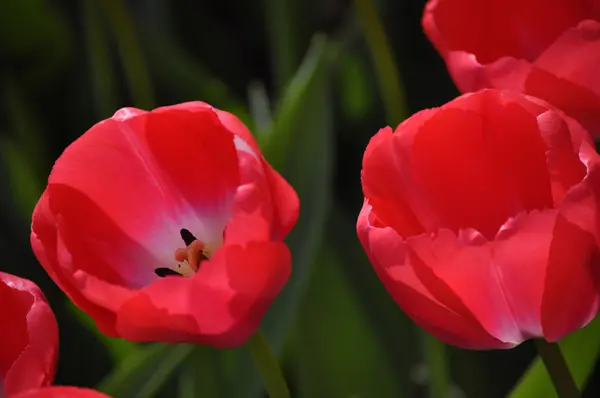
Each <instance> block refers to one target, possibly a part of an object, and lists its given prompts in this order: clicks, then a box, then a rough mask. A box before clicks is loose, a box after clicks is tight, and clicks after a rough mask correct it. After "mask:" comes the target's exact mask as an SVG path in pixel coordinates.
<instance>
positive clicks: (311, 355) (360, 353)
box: [292, 245, 404, 398]
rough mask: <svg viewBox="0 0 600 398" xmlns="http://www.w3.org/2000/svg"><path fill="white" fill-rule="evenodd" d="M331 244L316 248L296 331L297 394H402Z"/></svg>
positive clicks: (314, 397) (320, 397)
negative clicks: (314, 260) (316, 257)
mask: <svg viewBox="0 0 600 398" xmlns="http://www.w3.org/2000/svg"><path fill="white" fill-rule="evenodd" d="M332 246H333V245H326V246H325V248H324V249H323V250H321V252H320V255H319V258H318V261H317V262H316V265H315V268H314V272H313V274H312V275H311V279H310V282H311V283H310V287H309V289H308V291H307V294H306V296H305V300H304V302H303V303H302V306H301V309H300V312H299V319H298V323H297V324H296V325H295V327H294V331H295V339H294V343H295V346H296V347H295V356H294V363H293V364H292V366H294V367H296V368H297V374H298V375H299V378H298V380H297V383H296V384H297V386H298V394H297V395H298V396H301V397H311V398H330V397H348V396H355V397H356V396H362V397H377V398H395V397H399V396H404V395H402V394H400V391H399V390H398V388H397V385H396V378H397V375H396V369H395V368H394V367H393V366H392V365H391V363H390V362H389V361H388V358H387V355H386V349H387V348H386V347H385V346H384V345H383V344H382V343H383V342H382V341H381V340H380V339H378V338H377V334H376V332H375V330H374V329H373V327H372V324H370V323H369V319H368V317H367V316H366V314H365V312H366V311H369V309H368V308H366V307H364V306H362V305H361V303H360V302H359V301H358V300H357V297H356V295H355V293H354V291H353V289H352V288H351V286H350V285H349V284H348V280H347V277H346V275H345V268H346V267H347V266H349V265H350V264H347V263H346V262H345V260H343V258H344V257H343V256H341V255H340V254H341V253H339V252H336V251H333V250H332V249H331V248H332Z"/></svg>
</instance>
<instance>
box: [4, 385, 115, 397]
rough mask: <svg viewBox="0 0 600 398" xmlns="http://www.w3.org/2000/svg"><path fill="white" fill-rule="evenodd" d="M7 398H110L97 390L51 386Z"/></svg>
mask: <svg viewBox="0 0 600 398" xmlns="http://www.w3.org/2000/svg"><path fill="white" fill-rule="evenodd" d="M7 398H110V397H109V396H108V395H106V394H103V393H101V392H99V391H96V390H90V389H88V388H78V387H61V386H51V387H46V388H42V389H39V390H29V391H27V392H25V393H23V394H19V395H15V396H14V397H7Z"/></svg>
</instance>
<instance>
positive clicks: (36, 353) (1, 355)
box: [0, 272, 108, 398]
mask: <svg viewBox="0 0 600 398" xmlns="http://www.w3.org/2000/svg"><path fill="white" fill-rule="evenodd" d="M0 303H1V305H0V325H2V327H0V397H2V398H108V397H107V396H106V395H104V394H102V393H99V392H97V391H93V390H89V389H85V388H77V387H60V386H50V384H51V383H52V381H53V380H54V373H55V371H56V360H57V354H58V325H57V324H56V319H55V318H54V314H53V313H52V310H51V309H50V306H48V303H47V301H46V298H45V297H44V295H43V294H42V292H41V291H40V289H39V288H38V287H37V286H36V285H35V284H34V283H33V282H31V281H28V280H26V279H22V278H19V277H17V276H14V275H10V274H6V273H4V272H0Z"/></svg>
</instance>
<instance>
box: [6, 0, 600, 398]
mask: <svg viewBox="0 0 600 398" xmlns="http://www.w3.org/2000/svg"><path fill="white" fill-rule="evenodd" d="M424 3H425V2H424V1H421V0H398V1H394V0H388V1H380V2H378V3H377V6H378V8H379V11H380V14H381V15H382V16H383V25H384V29H385V33H386V34H387V36H388V38H389V40H390V43H391V46H392V50H393V55H394V59H395V61H396V63H397V66H398V70H399V74H400V76H401V80H402V83H403V86H404V88H403V90H404V93H403V94H404V97H405V99H406V106H407V109H408V113H409V114H411V113H414V112H416V111H419V110H421V109H424V108H429V107H434V106H438V105H441V104H443V103H444V102H446V101H448V100H450V99H452V98H453V97H455V96H456V95H458V92H457V90H456V88H455V87H454V85H453V83H452V82H451V80H450V78H449V76H448V74H447V72H446V69H445V66H444V64H443V62H442V60H441V58H440V57H439V56H438V54H437V53H436V52H435V51H434V49H433V47H432V46H431V45H430V43H429V42H428V40H427V39H426V37H425V36H424V34H423V32H422V30H421V25H420V18H421V13H422V10H423V7H424ZM281 4H284V6H281ZM282 10H283V12H282ZM352 12H353V8H352V4H351V2H349V1H342V0H304V1H302V0H297V1H292V0H263V1H248V0H221V1H192V0H173V1H167V0H137V1H126V2H121V1H116V0H106V1H93V0H79V1H67V0H54V1H50V0H0V155H1V157H0V160H1V161H2V162H1V163H0V171H1V174H0V177H1V181H2V184H1V189H2V191H1V196H0V200H1V202H0V205H1V206H2V207H1V213H0V233H1V236H0V253H2V256H1V257H0V269H1V270H3V271H7V272H11V273H14V274H17V275H19V276H23V277H27V278H30V279H32V280H33V281H35V282H36V283H37V284H39V285H40V287H41V288H42V290H43V291H44V292H45V294H46V295H47V296H48V299H49V301H50V303H51V305H52V308H53V309H54V311H55V313H56V315H57V318H58V321H59V326H60V332H61V351H60V352H61V355H60V364H59V372H58V376H57V379H56V383H57V384H69V385H81V386H97V385H98V384H99V383H100V382H101V381H102V380H106V379H105V377H107V375H109V374H110V373H111V372H112V371H115V372H116V373H114V374H113V377H115V376H114V375H115V374H117V375H120V376H119V377H124V379H122V380H121V381H118V382H115V383H116V384H127V383H128V384H130V385H131V390H129V391H127V392H123V391H124V390H123V391H121V392H119V393H117V392H114V393H113V394H114V395H115V396H124V397H129V396H131V397H136V396H153V395H154V394H155V391H162V396H165V397H172V396H177V394H178V393H180V394H182V395H181V396H184V395H183V394H184V393H183V392H182V391H183V390H184V388H183V387H182V381H181V380H186V379H185V376H182V375H185V372H186V371H189V370H190V369H191V370H192V373H191V374H192V375H195V376H191V377H196V376H197V377H198V378H199V379H200V380H201V383H200V384H202V385H201V386H200V387H198V390H197V391H199V392H201V391H202V390H203V389H205V390H204V391H203V392H202V394H201V395H200V393H199V395H198V396H203V397H212V396H216V397H218V396H225V397H229V396H238V395H239V396H242V395H244V393H240V392H239V391H246V390H249V389H250V387H248V386H250V385H251V383H252V382H249V381H247V380H243V379H238V378H236V377H235V376H234V373H232V372H229V371H228V370H226V369H225V370H223V369H224V368H227V366H225V365H223V364H222V363H221V362H219V361H221V360H222V359H223V358H222V357H226V356H227V355H229V354H223V353H219V352H216V350H212V349H199V348H198V349H194V350H193V353H192V354H193V355H189V358H188V356H186V359H185V361H183V360H182V362H181V364H179V363H178V362H177V364H176V365H177V366H173V369H171V370H170V371H169V369H167V371H165V370H164V368H160V367H158V365H157V366H154V367H153V366H150V365H148V366H149V367H148V368H144V365H147V364H150V363H151V362H152V361H144V360H142V359H139V361H138V362H136V361H133V360H130V361H129V362H127V360H126V358H127V357H132V358H133V357H135V356H136V355H138V356H140V355H141V354H139V352H141V351H135V352H134V351H129V350H135V349H134V348H132V347H131V345H129V344H123V343H120V342H119V341H115V340H110V339H104V338H102V337H101V336H99V335H98V333H97V332H96V331H95V327H94V326H93V324H90V323H89V320H87V319H86V318H85V316H82V315H81V314H79V313H78V312H77V311H76V310H74V309H73V308H72V307H71V306H70V305H69V304H68V303H67V301H66V299H65V297H64V295H63V294H62V293H61V292H60V290H59V289H58V288H57V287H56V286H55V285H54V284H53V283H52V281H51V280H50V279H49V278H48V277H47V275H46V273H45V272H44V270H43V269H42V268H41V267H40V266H39V265H38V264H37V262H36V260H35V258H34V256H33V255H32V253H31V249H30V247H29V225H30V217H31V210H32V208H33V206H34V205H35V202H36V201H37V198H38V197H39V195H40V194H41V192H42V190H43V187H44V181H45V179H46V178H47V175H48V173H49V171H50V168H51V166H52V163H53V161H54V160H55V159H56V158H57V157H58V156H59V155H60V153H61V151H62V150H63V149H64V148H65V147H66V146H67V145H68V144H69V143H70V142H72V141H73V140H74V139H75V138H76V137H78V136H79V135H81V134H82V133H83V132H85V131H86V130H87V129H88V128H89V127H90V126H91V125H93V124H94V123H95V122H97V121H98V120H101V119H102V118H106V117H109V116H110V115H111V114H112V113H113V112H114V111H115V110H116V109H118V108H120V107H122V106H137V107H140V108H145V109H148V108H152V107H155V106H160V105H169V104H173V103H177V102H183V101H190V100H203V101H206V102H209V103H211V104H213V105H214V106H217V107H219V108H221V109H224V110H228V111H231V112H233V113H236V114H238V115H239V116H240V117H241V118H242V119H243V120H244V121H245V122H246V123H247V124H248V125H249V126H251V127H252V129H253V130H254V131H255V132H256V131H258V130H260V129H261V126H259V124H260V123H258V122H257V119H256V118H254V119H253V118H252V117H251V112H250V110H249V105H248V104H249V101H250V100H249V87H250V86H252V87H256V86H257V85H258V86H261V85H262V86H264V88H265V90H266V93H267V96H268V98H269V99H270V103H271V110H272V111H273V112H274V115H275V118H277V109H278V104H280V103H281V102H282V101H281V99H282V98H284V96H285V93H286V90H287V89H288V87H289V85H290V78H291V77H292V76H293V75H294V73H295V72H296V70H297V68H298V66H299V65H300V64H301V62H302V60H303V59H304V56H305V53H306V51H307V49H308V48H309V45H310V43H311V38H312V37H313V35H314V34H315V33H317V32H321V33H324V34H326V35H328V37H331V38H334V39H335V40H340V41H342V42H343V43H344V45H343V46H342V50H341V52H340V54H339V56H338V57H337V58H336V60H335V62H333V63H332V66H331V70H330V71H329V72H328V73H327V74H326V76H325V77H323V78H322V79H321V80H319V82H318V84H316V88H314V89H313V91H311V93H312V94H310V93H309V94H310V95H315V96H316V98H320V97H319V96H320V95H326V96H327V98H328V101H327V109H326V110H324V109H322V108H320V109H312V110H311V109H310V108H306V109H307V110H306V112H305V114H303V115H302V117H300V118H296V119H292V120H293V121H297V123H298V124H297V125H296V123H292V126H293V128H291V129H290V131H293V132H294V134H302V133H303V132H306V131H310V130H311V126H314V124H313V125H311V124H310V122H306V120H308V119H314V120H316V122H315V123H319V122H318V121H319V120H328V121H329V122H330V125H331V127H332V128H331V129H330V131H329V133H328V134H330V135H329V137H331V138H332V139H333V141H332V142H333V145H332V146H327V149H326V156H327V159H329V161H328V162H325V165H324V166H322V167H323V168H324V169H322V170H321V169H318V168H317V170H316V171H315V170H313V171H312V172H313V173H317V174H321V173H324V174H326V175H329V174H327V172H331V173H332V174H330V178H328V179H327V180H325V181H324V187H323V186H321V190H322V191H323V192H322V194H323V195H325V196H320V197H317V200H316V203H317V205H315V206H316V207H315V208H319V207H318V206H319V203H320V200H318V198H326V199H327V200H326V202H327V203H328V206H329V207H324V208H323V209H321V211H322V217H321V218H322V219H321V221H320V222H317V221H315V220H313V219H309V220H308V224H311V223H312V224H315V225H317V228H316V230H313V232H309V233H308V235H307V236H311V237H315V236H316V238H315V239H314V242H313V243H312V245H309V247H302V246H300V247H301V248H300V249H296V250H298V251H303V253H302V254H305V253H309V252H310V253H313V254H314V256H312V257H311V256H308V257H310V258H311V260H310V261H305V263H306V264H304V265H298V267H303V269H304V271H306V272H305V281H304V283H300V284H299V286H300V287H299V288H298V289H296V290H295V293H294V295H295V296H294V297H295V300H296V301H295V306H292V307H288V308H287V310H288V311H287V312H288V313H291V314H292V315H291V316H290V317H289V319H286V320H285V322H284V321H283V320H282V321H281V322H282V323H285V324H286V326H285V327H283V329H282V330H283V331H281V330H280V331H279V332H272V334H271V335H273V336H274V335H275V334H277V335H278V337H277V339H279V340H280V341H281V344H280V345H281V353H282V361H283V363H284V366H285V371H286V374H287V376H288V379H289V381H290V384H291V386H292V388H293V390H294V393H295V396H303V397H315V398H319V397H323V398H329V397H332V398H333V397H344V398H346V397H364V398H366V397H376V398H384V397H399V396H403V397H425V396H427V389H426V380H427V378H426V377H425V378H423V369H424V368H426V365H424V363H423V359H422V358H423V355H422V354H423V352H424V350H423V349H422V345H421V343H420V341H421V339H420V337H419V332H417V329H416V328H415V327H414V326H413V325H412V323H411V322H410V321H409V320H408V319H407V318H406V317H405V316H404V315H403V313H402V311H401V310H400V309H398V308H397V307H396V306H395V305H394V304H393V302H392V300H391V299H390V298H389V297H388V295H387V293H386V292H385V290H384V289H383V286H381V285H380V283H379V281H378V280H377V278H376V276H375V275H374V273H373V271H372V269H371V267H370V265H369V264H368V262H367V261H366V258H365V256H364V253H363V252H362V249H361V248H360V245H359V243H358V240H357V239H356V237H355V230H354V225H355V220H356V217H357V214H358V211H359V209H360V206H361V204H362V194H361V187H360V168H361V159H362V154H363V151H364V148H365V146H366V144H367V143H368V141H369V139H370V137H371V136H372V135H373V134H375V133H376V132H377V131H378V129H379V128H381V127H384V126H385V125H387V122H386V120H388V119H389V118H388V119H386V114H385V111H384V107H383V103H382V99H381V95H380V91H379V88H378V82H377V75H376V74H375V69H374V68H373V59H372V58H371V53H370V52H369V48H368V46H367V43H366V42H365V40H364V37H363V34H362V31H361V28H360V25H359V24H357V23H356V21H355V18H354V15H353V14H352ZM277 43H279V44H277ZM281 43H283V45H281ZM278 45H281V47H278ZM278 49H279V50H278ZM282 49H283V50H282ZM146 74H147V79H146V78H145V77H146ZM324 86H326V87H327V89H326V93H323V92H321V91H318V90H322V89H324ZM314 90H317V91H314ZM253 92H256V91H253ZM319 93H321V94H319ZM309 94H307V95H309ZM300 113H302V112H300ZM406 116H407V115H406V114H403V110H402V109H398V114H397V116H395V117H396V118H397V121H399V120H401V119H403V118H404V117H406ZM323 118H325V119H323ZM305 122H306V123H307V124H306V125H303V124H302V123H305ZM315 137H316V139H317V141H316V142H319V141H318V139H320V138H319V136H315ZM315 148H317V147H315ZM314 150H315V151H317V152H318V149H314ZM315 153H316V152H315ZM290 156H291V157H293V155H290ZM312 161H313V158H312V156H311V152H310V151H308V150H304V152H301V155H298V156H297V157H296V158H295V161H294V162H293V163H290V162H288V163H287V164H286V168H285V170H282V172H283V174H284V175H286V177H288V173H289V176H290V179H291V181H292V183H294V179H293V176H294V175H295V174H294V173H304V172H305V169H306V170H308V169H307V167H308V166H306V165H307V164H309V163H311V162H312ZM319 167H321V166H319ZM286 171H287V172H286ZM306 173H309V172H308V171H306ZM302 175H305V174H302ZM306 175H308V176H309V177H308V178H309V179H310V178H312V177H310V176H311V174H310V173H309V174H306ZM315 175H316V174H315ZM295 186H296V185H295ZM298 190H299V193H300V196H301V197H302V199H303V203H304V200H305V199H306V198H310V197H311V195H313V194H314V192H315V189H312V188H310V185H309V188H306V189H305V190H304V191H303V192H301V190H300V188H298ZM315 195H316V194H315ZM309 200H310V199H306V201H307V202H308V201H309ZM317 213H318V212H317ZM307 217H309V216H307ZM317 218H318V217H317ZM303 228H304V227H303ZM83 232H84V231H82V233H83ZM298 234H300V233H298ZM292 250H294V246H292ZM295 254H296V252H295ZM296 265H297V264H296V263H295V267H296ZM296 269H297V268H294V270H295V271H294V274H295V275H297V272H296ZM298 269H300V268H298ZM0 305H1V303H0ZM277 310H280V308H277ZM274 311H275V310H274ZM272 318H277V317H276V316H275V315H273V316H272ZM0 327H3V326H2V325H0ZM596 330H597V328H596ZM267 335H268V336H269V335H270V334H269V333H267ZM586 338H587V339H591V340H590V341H592V342H594V343H590V344H589V345H587V343H585V344H584V346H583V348H581V350H582V355H583V352H584V351H589V350H592V351H593V352H597V350H598V348H597V343H595V341H596V340H600V336H597V337H595V339H594V337H591V338H590V337H589V336H588V337H586ZM585 341H587V340H585ZM146 348H149V347H146V346H144V347H142V348H140V350H145V349H146ZM239 350H243V349H238V350H234V351H235V354H236V355H237V354H238V351H239ZM446 350H447V351H446V354H445V355H446V358H447V359H448V361H449V362H448V363H449V364H450V369H451V375H452V379H453V386H454V387H453V390H454V393H455V394H456V395H455V396H467V397H486V398H487V397H490V398H493V397H504V396H506V395H507V394H508V393H509V391H510V390H511V389H512V388H513V386H514V385H515V384H516V382H517V381H518V379H519V377H520V376H521V374H522V373H523V372H524V371H525V370H526V368H527V366H528V365H529V363H530V362H531V360H532V359H533V358H534V354H535V352H534V350H533V347H532V345H531V344H530V343H525V344H523V345H521V346H519V347H518V348H516V349H513V350H510V351H490V352H473V351H463V350H458V349H453V348H449V347H447V348H446ZM594 350H595V351H594ZM165 355H166V354H165ZM239 355H243V353H242V354H239ZM175 357H177V355H175ZM201 357H202V358H207V357H209V358H212V359H211V360H210V361H208V362H207V361H206V360H204V361H203V360H202V359H200V360H197V361H195V362H194V360H193V359H194V358H196V359H197V358H201ZM136 358H137V357H136ZM170 358H172V357H170ZM227 360H229V359H227ZM236 361H237V359H236ZM159 362H160V361H159ZM163 362H164V361H163ZM588 362H589V361H588ZM123 363H125V365H123ZM228 363H229V362H228ZM236 363H237V362H236ZM240 363H245V362H240ZM222 365H223V366H222ZM157 369H162V370H163V373H160V375H162V376H156V372H157ZM215 369H217V370H219V369H220V370H222V371H218V372H215ZM128 372H129V373H128ZM136 372H137V373H136ZM248 372H250V373H252V372H253V371H252V370H249V371H248ZM127 377H129V379H128V378H127ZM160 377H162V379H161V378H160ZM111 380H113V382H114V380H115V379H111ZM148 380H161V381H160V383H159V386H157V387H156V388H154V389H152V388H150V387H147V383H148ZM215 380H216V381H215ZM592 380H593V381H592V382H591V383H589V388H588V389H587V391H586V396H589V397H595V396H599V395H598V394H600V383H599V382H598V380H600V376H599V375H598V373H597V372H596V374H595V375H594V376H593V378H592ZM144 383H146V384H144ZM244 383H249V384H247V385H246V384H244ZM540 383H546V384H547V380H542V381H541V382H540ZM213 384H214V385H213ZM229 384H231V385H234V384H235V385H236V387H235V388H233V390H235V391H237V392H233V390H231V389H227V388H226V386H227V385H229ZM144 386H145V387H144ZM103 388H104V387H103ZM144 388H146V390H144ZM105 389H106V391H109V392H111V391H117V390H110V389H109V388H108V387H106V388H105ZM148 389H149V390H148ZM140 391H144V394H146V395H144V394H142V395H139V394H140ZM147 391H153V392H152V393H149V394H147V393H146V392H147ZM224 391H227V392H224ZM236 394H238V395H236ZM240 394H241V395H240ZM246 395H248V394H246Z"/></svg>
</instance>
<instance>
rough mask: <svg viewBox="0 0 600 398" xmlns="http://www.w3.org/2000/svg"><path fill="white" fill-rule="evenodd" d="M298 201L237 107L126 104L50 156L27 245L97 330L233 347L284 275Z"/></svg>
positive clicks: (253, 324)
mask: <svg viewBox="0 0 600 398" xmlns="http://www.w3.org/2000/svg"><path fill="white" fill-rule="evenodd" d="M298 206H299V204H298V198H297V196H296V193H295V191H294V190H293V189H292V188H291V187H290V186H289V185H288V183H287V182H286V181H285V180H284V179H283V178H282V177H281V176H280V175H279V174H277V173H276V172H275V171H274V170H273V169H272V168H271V166H269V164H268V163H267V162H266V161H265V160H264V158H263V157H262V155H261V153H260V151H259V148H258V146H257V144H256V142H255V140H254V139H253V137H252V135H251V133H250V132H249V131H248V129H247V128H246V127H245V126H244V125H243V124H242V122H241V121H239V120H238V119H237V118H236V117H235V116H233V115H231V114H229V113H227V112H224V111H220V110H217V109H215V108H213V107H211V106H210V105H208V104H205V103H201V102H190V103H184V104H179V105H175V106H167V107H162V108H157V109H155V110H153V111H151V112H146V111H142V110H139V109H134V108H124V109H121V110H119V111H117V112H116V113H115V114H114V116H112V117H111V118H109V119H107V120H104V121H101V122H100V123H98V124H96V125H94V126H93V127H92V128H91V129H89V130H88V131H87V132H86V133H85V134H83V135H82V136H81V137H80V138H79V139H77V140H76V141H75V142H73V143H72V144H71V145H70V146H69V147H68V148H67V149H66V150H65V151H64V153H63V154H62V155H61V156H60V157H59V159H58V160H57V161H56V163H55V165H54V167H53V169H52V172H51V174H50V177H49V180H48V186H47V187H46V190H45V191H44V193H43V195H42V197H41V199H40V200H39V202H38V204H37V206H36V208H35V210H34V213H33V221H32V233H31V243H32V246H33V250H34V252H35V254H36V256H37V258H38V259H39V261H40V262H41V264H42V265H43V267H44V268H45V269H46V270H47V272H48V274H49V275H50V276H51V277H52V278H53V280H54V281H55V282H56V283H57V284H58V286H59V287H60V288H61V289H62V290H63V291H64V292H65V293H66V294H67V295H68V296H69V297H70V298H71V300H73V302H74V303H75V304H76V305H77V306H78V307H79V308H81V309H82V310H83V311H85V312H86V313H88V314H89V315H90V316H91V317H92V318H93V319H94V320H95V322H96V324H97V325H98V327H99V328H100V330H101V331H102V332H104V333H105V334H107V335H109V336H115V337H122V338H124V339H127V340H130V341H134V342H145V341H163V342H191V343H201V344H208V345H212V346H215V347H233V346H237V345H240V344H242V343H244V342H245V341H246V340H247V339H248V338H249V336H250V335H251V334H252V333H253V332H255V331H256V329H257V328H258V326H259V323H260V321H261V320H262V317H263V315H264V314H265V312H266V310H267V308H268V307H269V305H270V303H271V301H272V300H273V299H274V298H275V297H276V295H277V294H278V293H279V291H280V290H281V288H282V287H283V286H284V284H285V283H286V281H287V279H288V277H289V274H290V270H291V264H290V262H291V258H290V253H289V250H288V248H287V246H286V245H285V244H284V243H283V242H282V240H283V238H284V237H285V236H286V235H287V233H288V232H289V231H290V229H291V228H292V226H293V225H294V224H295V222H296V219H297V217H298Z"/></svg>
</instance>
